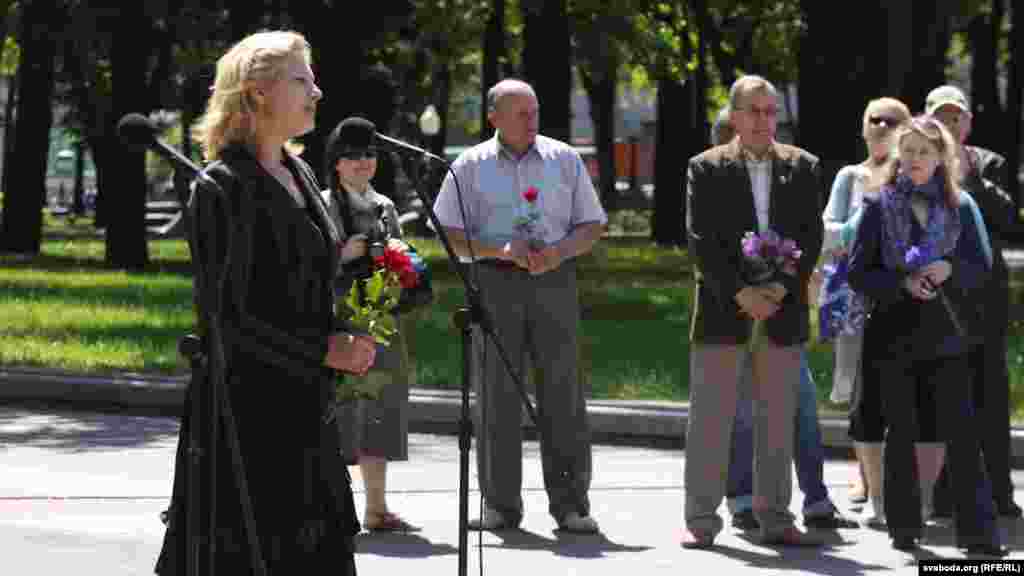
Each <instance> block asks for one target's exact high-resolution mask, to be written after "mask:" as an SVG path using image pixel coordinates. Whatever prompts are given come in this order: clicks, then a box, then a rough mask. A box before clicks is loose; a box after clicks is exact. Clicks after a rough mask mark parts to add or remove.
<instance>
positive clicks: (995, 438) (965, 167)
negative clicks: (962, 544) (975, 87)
mask: <svg viewBox="0 0 1024 576" xmlns="http://www.w3.org/2000/svg"><path fill="white" fill-rule="evenodd" d="M925 112H927V113H928V114H929V115H932V116H935V117H936V118H938V119H939V121H941V122H942V123H943V124H944V125H945V126H946V128H948V129H949V131H950V132H951V133H952V134H953V139H954V140H956V141H957V143H958V144H959V153H960V174H959V176H960V183H961V185H962V186H963V188H964V190H966V191H967V192H968V193H969V194H970V195H971V196H972V197H973V198H974V199H975V201H977V203H978V207H979V208H980V209H981V214H982V217H983V219H984V220H985V227H986V228H987V229H988V233H989V237H990V240H991V243H992V257H993V258H992V280H991V282H990V285H989V288H988V290H989V294H988V297H987V298H985V302H986V306H985V308H986V309H985V317H986V318H987V322H986V326H985V338H984V343H983V344H981V345H980V346H977V347H976V348H975V349H974V350H972V351H971V352H970V364H971V370H972V372H973V378H972V380H971V396H972V397H973V399H974V408H975V414H976V415H977V417H976V419H975V420H976V423H977V424H978V425H979V426H980V428H981V430H980V432H981V434H980V438H981V450H982V453H983V454H984V455H985V458H984V461H985V467H986V469H987V472H988V477H989V479H990V480H991V482H992V494H993V499H994V500H995V505H996V508H997V510H998V512H999V515H1000V516H1012V517H1020V516H1021V508H1020V506H1018V505H1017V504H1016V503H1014V501H1013V482H1012V481H1011V479H1010V412H1009V405H1010V381H1009V373H1008V372H1007V367H1006V330H1007V322H1006V318H1007V317H1008V314H1009V311H1008V308H1009V273H1008V270H1007V267H1006V261H1005V260H1004V259H1003V248H1004V247H1005V244H1006V243H1005V238H1006V236H1007V234H1008V233H1009V232H1010V231H1011V230H1012V229H1013V228H1014V227H1015V226H1016V224H1017V222H1016V214H1017V212H1016V210H1015V208H1014V205H1013V200H1012V199H1011V197H1010V195H1009V194H1008V193H1007V192H1008V191H1015V190H1014V189H1012V188H1009V177H1008V174H1007V167H1006V159H1005V158H1003V157H1002V156H1000V155H999V154H996V153H995V152H993V151H991V150H986V149H985V148H981V147H979V146H968V145H967V144H966V141H967V137H968V136H969V135H970V133H971V120H972V116H971V106H970V103H969V102H968V101H967V96H965V95H964V93H963V91H962V90H960V89H959V88H957V87H956V86H950V85H946V86H939V87H938V88H936V89H934V90H932V91H931V92H929V93H928V98H927V100H926V103H925ZM949 490H950V487H949V482H948V478H947V474H946V470H943V472H942V475H941V476H940V478H939V482H938V483H937V484H936V488H935V497H934V507H935V515H936V516H949V515H950V513H951V510H950V507H951V505H952V504H951V498H949Z"/></svg>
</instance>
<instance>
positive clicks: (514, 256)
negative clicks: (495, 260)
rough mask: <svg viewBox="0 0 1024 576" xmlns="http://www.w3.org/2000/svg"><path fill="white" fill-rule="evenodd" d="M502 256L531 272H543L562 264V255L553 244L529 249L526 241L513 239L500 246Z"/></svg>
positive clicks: (536, 273) (535, 273)
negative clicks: (537, 248) (538, 248)
mask: <svg viewBox="0 0 1024 576" xmlns="http://www.w3.org/2000/svg"><path fill="white" fill-rule="evenodd" d="M501 252H502V257H503V258H504V259H505V260H508V261H510V262H513V263H515V265H516V266H519V267H520V268H524V269H526V270H527V271H529V272H530V274H533V275H534V276H536V275H538V274H543V273H545V272H549V271H551V270H554V269H555V268H558V266H559V265H561V264H562V255H561V253H560V252H559V251H558V248H556V247H555V246H554V245H548V246H545V247H544V248H541V249H540V250H531V249H530V247H529V246H528V245H527V243H526V242H524V241H522V240H513V241H511V242H508V243H506V244H505V246H503V247H502V250H501Z"/></svg>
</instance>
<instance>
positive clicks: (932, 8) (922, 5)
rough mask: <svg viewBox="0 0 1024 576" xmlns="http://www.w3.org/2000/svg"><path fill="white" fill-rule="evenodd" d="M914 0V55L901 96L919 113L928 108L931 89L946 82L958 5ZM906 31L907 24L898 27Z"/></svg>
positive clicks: (902, 31) (931, 0)
mask: <svg viewBox="0 0 1024 576" xmlns="http://www.w3.org/2000/svg"><path fill="white" fill-rule="evenodd" d="M893 4H900V3H899V2H896V3H893ZM910 4H911V18H910V24H911V27H910V28H909V29H910V30H911V31H912V34H911V36H912V41H913V44H912V46H913V49H912V50H911V52H910V54H912V55H913V59H912V62H910V65H909V68H907V69H906V74H905V78H906V81H905V83H904V85H903V90H902V92H901V95H902V98H901V99H902V100H903V102H904V103H906V105H907V106H909V107H910V110H911V112H914V113H919V112H921V111H923V110H924V104H925V97H927V95H928V92H930V91H931V90H932V89H933V88H935V87H937V86H941V85H943V84H945V83H946V51H947V50H948V49H949V43H950V35H951V33H952V12H951V11H952V10H953V9H956V8H957V6H956V3H953V2H935V1H934V0H912V2H910ZM890 31H892V28H890ZM906 31H907V28H903V29H902V30H900V29H898V28H897V29H896V30H895V33H896V34H903V35H906Z"/></svg>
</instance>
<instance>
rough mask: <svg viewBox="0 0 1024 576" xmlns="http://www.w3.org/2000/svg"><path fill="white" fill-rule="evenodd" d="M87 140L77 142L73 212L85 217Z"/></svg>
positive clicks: (80, 139)
mask: <svg viewBox="0 0 1024 576" xmlns="http://www.w3.org/2000/svg"><path fill="white" fill-rule="evenodd" d="M85 150H86V148H85V140H84V139H83V138H81V137H79V138H78V140H76V141H75V191H74V204H72V208H71V211H72V212H73V213H74V214H75V216H84V215H85Z"/></svg>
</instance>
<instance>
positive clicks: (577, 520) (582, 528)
mask: <svg viewBox="0 0 1024 576" xmlns="http://www.w3.org/2000/svg"><path fill="white" fill-rule="evenodd" d="M558 527H559V528H561V529H562V530H565V531H566V532H574V533H576V534H596V533H597V532H599V531H600V530H601V528H600V527H598V525H597V520H594V519H593V518H591V517H590V516H580V515H579V514H578V513H576V512H569V513H568V514H566V515H565V518H562V521H561V522H559V524H558Z"/></svg>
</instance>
